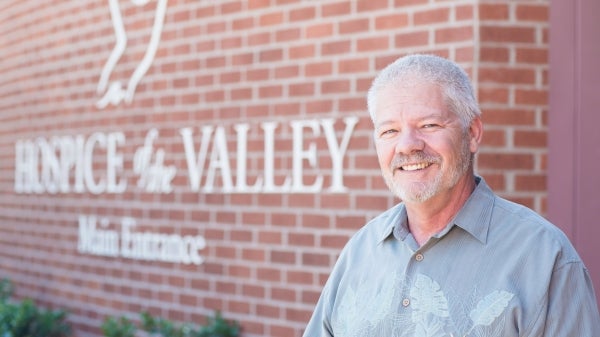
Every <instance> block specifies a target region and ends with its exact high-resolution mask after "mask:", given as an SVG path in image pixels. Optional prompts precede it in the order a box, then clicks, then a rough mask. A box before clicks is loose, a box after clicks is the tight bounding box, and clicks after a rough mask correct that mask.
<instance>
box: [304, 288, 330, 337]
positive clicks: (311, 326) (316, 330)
mask: <svg viewBox="0 0 600 337" xmlns="http://www.w3.org/2000/svg"><path fill="white" fill-rule="evenodd" d="M328 283H329V282H328ZM329 293H330V292H329V286H328V284H327V285H325V287H324V288H323V292H322V293H321V296H320V297H319V301H318V302H317V305H316V307H315V310H314V311H313V314H312V317H311V318H310V321H308V325H307V326H306V330H304V334H303V335H302V336H303V337H333V329H332V328H331V319H330V317H331V316H330V312H331V308H330V303H331V301H329V300H328V297H329Z"/></svg>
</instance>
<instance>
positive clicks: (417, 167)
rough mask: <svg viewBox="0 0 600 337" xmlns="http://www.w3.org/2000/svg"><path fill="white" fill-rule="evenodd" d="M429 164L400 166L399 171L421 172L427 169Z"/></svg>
mask: <svg viewBox="0 0 600 337" xmlns="http://www.w3.org/2000/svg"><path fill="white" fill-rule="evenodd" d="M430 165H431V163H417V164H408V165H403V166H400V170H402V171H417V170H422V169H425V168H427V167H429V166H430Z"/></svg>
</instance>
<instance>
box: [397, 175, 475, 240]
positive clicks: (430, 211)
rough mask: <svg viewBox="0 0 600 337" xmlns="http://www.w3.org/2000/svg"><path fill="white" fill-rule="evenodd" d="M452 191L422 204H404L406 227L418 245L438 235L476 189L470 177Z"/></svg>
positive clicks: (473, 180) (472, 178) (473, 179)
mask: <svg viewBox="0 0 600 337" xmlns="http://www.w3.org/2000/svg"><path fill="white" fill-rule="evenodd" d="M465 179H466V180H465V181H463V182H461V183H459V184H457V185H456V186H455V187H454V188H453V189H451V190H448V191H445V192H444V193H440V194H438V195H436V196H434V197H432V198H431V199H429V200H427V201H425V202H422V203H412V202H408V203H407V202H405V206H406V212H407V216H408V227H409V229H410V232H411V233H412V235H413V237H414V238H415V240H416V241H417V243H418V244H419V246H422V245H424V244H425V243H426V242H427V240H429V238H431V237H432V236H433V235H435V234H437V233H439V232H440V231H441V230H442V229H444V228H445V227H446V225H448V222H450V220H452V218H454V217H455V216H456V214H457V213H458V212H459V211H460V209H461V208H462V207H463V205H464V204H465V203H466V202H467V199H469V196H471V193H473V190H474V189H475V187H476V183H475V178H474V177H473V176H471V175H469V176H467V177H465Z"/></svg>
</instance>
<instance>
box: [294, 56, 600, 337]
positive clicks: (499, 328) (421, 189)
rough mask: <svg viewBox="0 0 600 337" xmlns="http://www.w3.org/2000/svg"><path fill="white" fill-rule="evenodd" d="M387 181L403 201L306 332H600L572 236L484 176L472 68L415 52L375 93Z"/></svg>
mask: <svg viewBox="0 0 600 337" xmlns="http://www.w3.org/2000/svg"><path fill="white" fill-rule="evenodd" d="M368 107H369V113H370V114H371V118H372V120H373V124H374V137H375V146H376V149H377V156H378V158H379V165H380V167H381V170H382V174H383V177H384V179H385V181H386V183H387V185H388V186H389V188H390V190H391V191H392V192H393V193H394V194H395V195H396V196H397V197H398V198H400V199H401V200H402V202H401V203H399V204H398V205H396V206H395V207H393V208H391V209H389V210H387V211H385V212H384V213H382V214H381V215H379V216H378V217H376V218H375V219H373V220H371V221H370V222H369V223H368V224H366V225H365V226H364V227H363V228H362V229H361V230H360V231H359V232H357V233H356V234H355V235H354V236H353V237H352V239H351V240H350V241H349V242H348V244H347V245H346V247H345V248H344V250H343V251H342V253H341V255H340V258H339V260H338V261H337V263H336V265H335V267H334V269H333V271H332V273H331V275H330V278H329V280H328V281H327V284H326V285H325V288H324V289H323V293H322V294H321V297H320V299H319V302H318V304H317V307H316V309H315V311H314V313H313V316H312V318H311V320H310V322H309V324H308V327H307V328H306V331H305V333H304V336H305V337H325V336H335V337H342V336H354V337H383V336H385V337H390V336H396V337H400V336H416V337H428V336H431V337H442V336H448V337H451V336H452V337H458V336H479V337H487V336H499V337H513V336H514V337H517V336H531V337H533V336H540V337H541V336H545V337H574V336H578V337H582V336H587V337H592V336H600V316H599V314H598V308H597V305H596V299H595V296H594V291H593V289H592V284H591V281H590V277H589V274H588V271H587V269H586V268H585V266H584V265H583V263H582V261H581V259H580V258H579V256H578V255H577V253H576V251H575V249H574V248H573V246H572V245H571V243H570V242H569V241H568V239H567V238H566V236H565V235H564V234H563V233H562V232H561V231H560V230H559V229H558V228H557V227H555V226H554V225H552V224H551V223H549V222H548V221H546V220H545V219H544V218H542V217H541V216H539V215H538V214H536V213H535V212H533V211H532V210H530V209H528V208H526V207H524V206H521V205H518V204H515V203H512V202H510V201H507V200H505V199H502V198H500V197H498V196H497V195H495V194H494V193H493V192H492V190H490V188H489V187H488V185H487V184H486V183H485V181H484V179H483V178H481V177H479V176H477V175H475V173H474V168H473V158H474V155H475V153H476V152H477V150H478V148H479V144H480V142H481V138H482V134H483V125H482V121H481V119H480V114H481V113H480V110H479V108H478V105H477V102H476V100H475V97H474V94H473V89H472V87H471V84H470V82H469V79H468V77H467V75H466V74H465V72H464V71H463V70H462V69H461V68H460V67H458V66H457V65H456V64H454V63H453V62H451V61H448V60H446V59H443V58H440V57H436V56H431V55H410V56H406V57H403V58H400V59H398V60H397V61H396V62H394V63H392V64H391V65H389V66H388V67H386V68H385V69H384V70H383V71H382V72H381V73H380V74H379V75H378V76H377V77H376V78H375V80H374V81H373V84H372V86H371V89H370V90H369V93H368Z"/></svg>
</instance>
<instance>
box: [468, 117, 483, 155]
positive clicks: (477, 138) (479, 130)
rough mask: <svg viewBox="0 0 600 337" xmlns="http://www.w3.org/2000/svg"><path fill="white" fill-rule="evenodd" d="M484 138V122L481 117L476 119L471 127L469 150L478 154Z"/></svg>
mask: <svg viewBox="0 0 600 337" xmlns="http://www.w3.org/2000/svg"><path fill="white" fill-rule="evenodd" d="M482 138H483V122H482V121H481V117H475V118H474V119H473V120H472V121H471V124H470V125H469V149H470V150H471V152H472V153H476V152H477V150H478V149H479V144H480V143H481V139H482Z"/></svg>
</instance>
